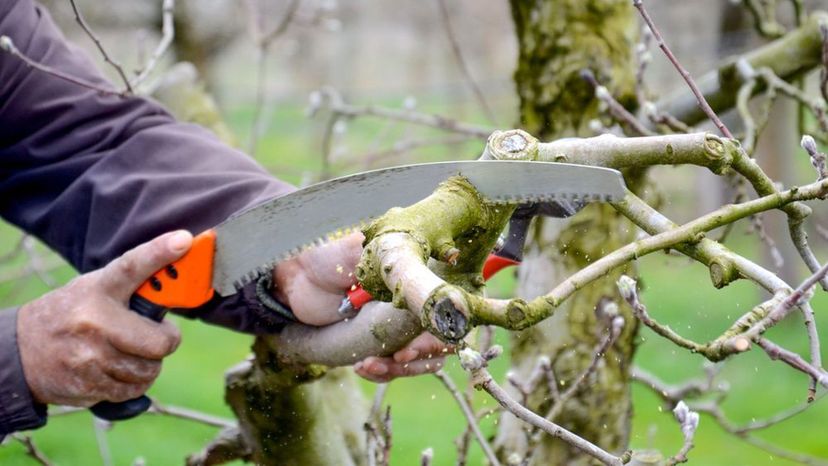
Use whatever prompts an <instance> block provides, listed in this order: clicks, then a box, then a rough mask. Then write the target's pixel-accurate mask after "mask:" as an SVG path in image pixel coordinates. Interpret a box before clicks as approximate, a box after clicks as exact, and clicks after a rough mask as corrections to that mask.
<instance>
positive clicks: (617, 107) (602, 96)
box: [581, 69, 656, 136]
mask: <svg viewBox="0 0 828 466" xmlns="http://www.w3.org/2000/svg"><path fill="white" fill-rule="evenodd" d="M581 78H583V79H584V81H586V82H588V83H589V84H590V85H591V86H592V88H593V89H594V90H595V97H596V98H597V99H598V100H600V101H601V102H603V103H604V104H606V106H607V109H608V110H609V112H610V114H611V115H612V116H613V117H614V118H615V119H616V120H617V121H618V122H619V123H622V124H626V125H627V126H628V127H629V128H630V129H632V130H633V131H635V135H637V136H654V135H655V134H656V133H654V132H653V131H650V130H649V129H647V127H646V126H644V124H643V123H641V122H640V121H638V119H637V118H636V117H635V115H633V114H632V113H630V112H629V110H627V109H626V108H624V106H623V105H621V102H619V101H618V100H616V99H615V97H613V96H612V94H611V93H610V92H609V90H608V89H607V88H606V87H604V86H602V85H601V83H599V82H598V79H597V78H595V74H593V73H592V71H591V70H589V69H584V70H581Z"/></svg>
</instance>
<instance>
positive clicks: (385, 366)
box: [274, 233, 453, 382]
mask: <svg viewBox="0 0 828 466" xmlns="http://www.w3.org/2000/svg"><path fill="white" fill-rule="evenodd" d="M364 239H365V238H364V236H362V233H354V234H351V235H348V236H346V237H344V238H342V239H341V240H338V241H332V242H330V243H326V244H324V245H322V246H319V247H316V248H313V249H311V250H308V251H306V252H304V253H302V254H300V255H298V256H296V257H294V258H292V259H290V260H287V261H284V262H281V263H279V265H278V266H277V267H276V270H275V272H274V283H276V298H277V299H279V301H281V302H282V303H284V304H286V305H287V306H288V307H290V308H291V309H292V310H293V314H294V315H295V316H296V318H297V319H298V320H299V321H300V322H302V323H305V324H308V325H328V324H331V323H334V322H336V321H339V320H341V319H342V316H341V315H339V313H338V312H337V309H338V308H339V304H340V303H341V302H342V298H343V297H344V296H345V292H346V291H347V290H349V289H350V288H351V286H353V285H354V284H356V278H355V277H354V275H353V270H354V268H355V267H356V265H357V263H358V262H359V258H360V255H361V254H362V241H363V240H364ZM449 351H453V350H452V349H451V348H449V347H447V346H446V345H445V344H443V343H442V342H441V341H440V340H438V339H437V337H435V336H433V335H431V334H429V333H424V334H422V335H420V336H419V337H417V338H415V339H414V340H412V341H411V343H409V344H408V345H407V346H406V347H405V348H403V349H401V350H399V351H397V352H396V353H394V355H393V357H386V358H381V357H370V358H366V359H365V360H364V361H361V362H358V363H357V364H356V365H354V370H355V371H356V373H357V374H359V375H360V376H362V377H364V378H366V379H368V380H372V381H374V382H387V381H389V380H391V379H394V378H396V377H403V376H410V375H419V374H427V373H431V372H436V371H438V370H439V369H440V368H441V367H443V360H444V357H445V355H446V353H448V352H449Z"/></svg>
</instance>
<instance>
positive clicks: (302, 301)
mask: <svg viewBox="0 0 828 466" xmlns="http://www.w3.org/2000/svg"><path fill="white" fill-rule="evenodd" d="M283 292H284V296H285V297H286V299H287V302H288V303H289V304H290V307H291V310H292V311H293V314H294V315H295V316H296V318H297V319H298V320H299V321H300V322H302V323H304V324H308V325H327V324H330V323H333V322H336V321H338V320H340V319H341V318H342V317H341V316H340V315H339V312H337V309H339V304H340V303H341V302H342V297H343V295H342V294H341V293H331V292H328V291H322V290H320V289H319V288H318V287H317V286H316V285H314V284H313V283H311V281H310V279H309V278H308V277H307V276H306V275H303V274H297V275H296V276H294V278H293V280H291V281H290V282H289V283H288V284H287V285H286V289H284V290H283Z"/></svg>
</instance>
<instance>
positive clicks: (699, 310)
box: [0, 105, 828, 466]
mask: <svg viewBox="0 0 828 466" xmlns="http://www.w3.org/2000/svg"><path fill="white" fill-rule="evenodd" d="M428 110H433V111H439V110H440V107H439V106H436V105H435V106H434V107H429V108H428ZM301 111H302V109H301V108H299V107H298V106H291V105H285V106H282V107H279V108H278V109H277V110H276V113H275V114H274V115H273V121H272V125H271V126H272V129H271V130H270V131H269V133H268V134H267V135H266V136H265V137H264V138H262V140H261V142H260V151H259V154H262V155H261V159H262V162H263V163H264V164H265V165H267V166H270V167H281V169H282V170H279V171H278V173H285V174H286V175H285V176H284V178H286V179H288V180H289V181H292V182H294V183H298V182H299V181H300V180H301V179H302V174H303V173H306V172H308V173H309V172H314V171H316V170H318V169H319V167H320V166H321V163H320V158H319V156H318V153H319V147H318V145H319V142H318V135H319V134H320V133H319V131H317V128H314V126H315V125H316V124H315V123H311V122H308V121H305V120H303V119H302V118H303V117H302V114H301ZM230 116H231V118H230V120H231V123H232V126H233V127H234V129H236V130H237V131H238V132H239V133H240V134H244V133H243V132H242V130H244V128H246V124H247V123H248V122H249V120H250V109H249V108H242V109H238V110H236V111H234V112H232V113H231V115H230ZM382 127H383V124H381V123H380V124H378V123H375V122H374V123H372V122H367V123H363V122H354V123H353V124H351V125H349V133H348V138H347V140H348V141H349V144H352V145H353V147H351V153H353V154H358V153H360V151H364V150H366V149H371V148H372V147H373V146H375V145H376V144H374V143H373V142H372V141H373V139H372V137H373V136H374V135H375V134H376V133H377V130H378V128H380V129H381V128H382ZM384 131H385V136H384V137H383V138H381V142H380V144H379V147H387V145H388V141H394V140H396V139H398V138H400V137H401V135H402V132H403V131H404V129H403V128H402V127H399V126H398V125H395V126H391V127H387V128H385V129H384ZM422 133H423V134H431V135H434V134H435V133H428V132H422ZM353 141H356V142H353ZM475 151H479V144H465V145H462V146H455V147H453V148H451V149H448V150H446V149H427V150H425V151H421V152H418V153H417V157H418V158H423V159H428V160H436V159H452V158H456V159H461V158H465V159H467V158H471V157H473V155H474V153H475ZM309 152H310V155H308V154H309ZM396 162H397V161H395V163H396ZM806 163H807V161H806ZM336 167H337V168H338V169H339V170H346V171H347V170H348V168H345V167H346V164H345V163H344V159H343V160H340V161H339V162H337V164H336ZM808 176H810V175H808ZM15 238H16V233H15V232H14V231H13V229H12V228H11V227H8V226H4V227H1V228H0V255H2V254H3V252H5V251H7V250H8V249H10V248H11V247H12V245H13V244H12V243H13V242H14V239H15ZM734 239H735V240H736V241H738V244H737V245H736V246H737V249H738V250H739V251H740V252H743V253H745V254H748V255H750V256H755V255H756V254H755V253H756V250H757V245H755V244H753V243H751V242H750V241H748V240H745V239H744V238H743V237H741V236H739V235H734ZM22 261H23V258H18V259H17V260H16V261H13V262H12V263H11V264H7V265H4V266H2V267H0V274H3V273H8V272H10V271H12V270H15V269H19V268H20V267H21V265H22ZM640 270H641V276H642V283H643V284H644V286H645V289H644V291H643V292H642V297H643V299H644V301H645V302H646V304H647V305H648V307H649V309H650V312H651V314H652V315H653V316H654V317H655V318H657V319H659V320H661V321H663V322H665V323H669V324H670V325H671V326H672V327H673V328H674V329H676V330H678V331H680V332H681V333H683V334H685V335H686V336H688V337H692V338H695V339H700V340H705V339H709V338H712V337H714V336H715V335H716V333H717V332H718V331H719V330H720V329H722V328H724V327H725V326H727V325H728V324H729V323H730V322H732V320H733V319H735V318H736V316H738V315H740V314H741V313H743V312H745V310H747V309H749V308H750V307H751V306H753V305H755V304H756V303H757V302H759V301H761V300H762V299H763V296H762V295H761V294H760V293H759V292H758V291H757V290H756V289H755V287H753V286H751V285H749V284H747V283H735V284H733V285H731V286H729V287H728V288H726V289H724V290H714V289H713V288H712V287H711V286H710V284H709V280H708V278H707V272H706V270H704V268H703V267H700V266H698V265H696V264H690V263H689V262H688V261H687V260H685V259H681V258H672V257H668V256H666V255H663V254H654V255H651V256H648V257H645V258H643V259H642V260H641V261H640ZM53 275H54V276H55V278H56V279H58V280H59V281H65V280H67V279H68V278H69V277H71V275H72V273H71V271H70V270H69V269H68V268H67V267H64V268H62V269H59V270H58V271H57V272H56V273H54V274H53ZM512 284H513V279H512V278H511V277H510V274H509V273H502V274H501V275H500V276H499V277H497V278H496V279H495V280H494V282H493V283H492V284H491V289H492V292H493V293H494V294H496V295H505V294H508V293H509V292H510V290H511V288H512ZM45 290H46V287H45V286H44V285H43V284H42V283H40V282H38V281H37V280H35V279H30V280H21V281H16V282H11V283H6V284H2V285H0V307H8V306H13V305H16V304H20V303H24V302H26V301H28V300H31V299H33V298H35V297H37V296H38V295H40V294H42V293H43V292H45ZM814 304H815V308H816V310H817V316H818V322H821V325H820V330H821V331H822V333H823V334H828V319H825V318H824V315H823V314H824V313H823V312H822V310H824V309H825V308H826V306H828V298H826V295H825V293H822V292H820V293H818V296H817V297H816V299H815V302H814ZM176 321H177V323H178V324H179V325H180V327H181V329H182V332H183V335H184V342H183V344H182V346H181V348H180V349H179V350H178V351H177V352H176V353H175V354H174V355H173V356H171V357H170V358H168V359H167V360H165V363H164V364H165V368H164V371H163V373H162V375H161V377H160V378H159V380H158V381H157V383H156V384H155V386H154V387H153V388H152V390H151V392H150V394H151V395H152V396H155V397H157V398H158V399H159V400H162V401H163V402H165V403H169V404H175V405H179V406H184V407H189V408H193V409H198V410H201V411H204V412H207V413H210V414H214V415H218V416H225V417H231V413H230V411H229V409H228V408H227V407H226V406H225V405H224V403H223V374H224V372H225V370H226V369H227V368H229V367H230V366H232V365H233V364H235V363H237V362H238V361H240V360H242V359H243V358H244V357H245V356H246V355H247V354H248V350H249V344H250V342H251V338H250V337H248V336H244V335H238V334H234V333H232V332H229V331H225V330H222V329H218V328H214V327H211V326H209V325H205V324H202V323H200V322H193V321H189V320H186V319H181V318H176ZM771 336H772V337H773V338H774V340H776V341H778V342H779V343H781V344H783V345H785V346H787V347H789V348H791V349H795V350H797V351H800V352H804V351H806V347H805V338H804V332H803V330H802V325H801V322H800V321H798V320H797V318H792V319H790V321H789V322H785V323H783V324H782V325H780V326H779V327H778V328H776V329H774V330H773V331H772V332H771ZM639 338H640V342H641V344H640V347H639V349H638V353H637V356H636V364H638V365H640V366H642V367H645V368H647V369H649V370H650V371H652V372H654V373H656V374H658V375H659V376H660V377H662V378H663V379H665V380H667V381H669V382H678V381H681V380H684V379H687V378H690V377H696V376H698V375H699V374H700V373H701V367H702V363H703V361H702V359H701V358H700V357H698V356H694V355H690V354H688V353H686V352H684V351H680V350H678V349H676V348H675V347H673V346H672V345H670V344H668V343H666V342H664V341H663V340H661V339H659V338H658V337H656V336H655V335H654V334H653V333H652V332H650V331H649V330H646V329H644V330H642V331H641V332H640V336H639ZM498 339H499V340H500V341H501V342H503V343H506V340H507V336H506V334H505V332H499V333H498ZM507 356H508V354H507V355H506V356H504V357H503V358H501V359H500V360H498V361H497V362H496V363H495V364H494V367H493V372H494V373H495V374H496V375H497V376H498V378H499V380H502V379H503V374H504V372H505V370H506V365H507ZM448 370H449V372H450V373H451V374H452V375H453V376H454V377H455V379H456V380H457V381H458V382H459V383H461V382H462V374H461V371H460V370H459V368H458V367H457V364H456V361H455V360H452V361H450V363H449V364H448ZM721 378H722V380H726V381H727V382H728V383H729V385H730V387H731V394H730V396H729V397H728V400H727V402H726V403H725V408H726V410H727V412H728V415H729V416H730V417H731V418H732V419H733V420H734V422H737V423H742V422H748V421H750V420H751V419H753V418H754V417H755V418H761V417H764V416H767V415H770V414H772V413H774V412H776V411H778V410H780V409H784V408H785V407H788V406H792V405H795V404H797V403H799V402H800V401H801V400H803V398H804V397H805V394H806V386H807V382H806V380H805V377H803V376H801V375H800V374H798V373H796V372H794V371H792V370H789V369H788V368H787V367H785V366H783V365H781V364H779V363H770V362H769V361H768V359H767V357H766V356H764V354H762V353H760V352H757V351H751V352H750V353H748V354H745V355H742V356H740V357H739V358H737V359H736V360H735V361H733V362H732V363H729V364H728V365H727V366H726V368H725V369H724V372H723V374H722V377H721ZM363 387H364V389H365V392H366V394H368V395H369V396H370V393H371V392H372V391H373V389H374V386H373V385H372V384H370V383H368V382H365V383H364V384H363ZM633 395H634V400H635V413H634V417H633V431H632V441H631V443H632V447H633V448H647V447H651V446H654V447H658V448H659V449H661V450H662V451H665V452H668V453H669V452H672V451H675V450H677V449H678V448H679V446H680V443H681V436H680V433H679V430H678V427H677V426H676V423H675V422H674V421H673V420H672V416H671V415H670V414H669V413H665V412H663V411H662V408H661V404H660V403H659V401H658V400H657V399H656V398H655V397H654V396H653V395H652V394H651V393H650V392H649V391H648V390H646V389H643V388H641V387H639V386H634V387H633ZM387 400H388V402H390V404H391V406H392V415H393V419H394V449H393V452H392V458H393V461H392V464H394V465H395V466H397V465H400V466H407V465H416V464H419V454H420V452H421V451H422V450H423V449H425V448H427V447H433V448H434V452H435V464H437V465H450V464H453V462H454V456H455V449H454V446H453V443H452V441H453V439H454V438H455V437H456V436H457V435H459V434H460V433H461V432H462V430H463V428H464V422H463V419H462V416H461V415H460V413H459V411H458V410H457V409H456V407H455V404H454V401H453V400H452V398H451V397H450V396H449V394H448V393H447V392H446V391H445V390H444V389H443V388H442V385H440V383H439V382H438V381H437V380H436V379H435V378H433V377H427V376H426V377H418V378H413V379H405V380H399V381H395V382H394V383H392V384H391V386H390V389H389V392H388V397H387ZM476 401H477V406H478V407H482V406H485V405H486V404H488V405H492V404H493V401H491V400H490V399H487V398H486V397H483V396H480V395H478V396H477V398H476ZM826 416H828V403H826V402H820V403H818V404H817V405H816V406H814V407H813V408H812V409H811V410H809V411H808V412H806V413H804V414H802V415H800V416H798V417H797V418H795V419H793V420H790V421H788V422H785V423H783V424H781V425H778V426H776V427H774V428H772V429H769V430H767V431H763V432H760V433H759V436H760V437H762V438H764V439H766V440H769V441H772V442H774V443H775V444H777V445H779V446H782V447H786V448H790V449H793V450H799V451H802V452H807V453H810V454H812V455H816V456H819V457H822V458H828V443H826V442H825V427H824V425H825V424H824V419H825V418H826ZM494 421H495V420H494V419H491V420H489V421H488V422H486V423H485V429H486V431H487V432H490V433H491V432H493V429H494ZM215 433H216V429H214V428H209V427H204V426H200V425H195V424H193V423H191V422H187V421H183V420H177V419H171V418H165V417H158V416H143V417H141V418H138V419H135V420H132V421H129V422H125V423H120V424H118V425H116V426H115V428H114V429H112V430H111V431H110V432H108V433H107V438H108V441H109V445H110V447H111V450H112V455H113V460H114V464H116V465H126V464H131V462H132V461H133V460H134V459H135V458H136V457H143V458H144V459H145V460H146V463H147V464H149V465H174V464H182V458H183V457H185V456H186V455H187V454H189V453H191V452H194V451H197V450H199V449H200V448H201V447H202V446H203V445H204V444H205V443H206V442H208V441H209V440H210V439H211V438H212V436H213V435H214V434H215ZM33 436H34V438H35V440H36V442H37V444H38V445H39V446H40V447H41V448H42V450H43V451H44V452H45V453H46V454H47V455H48V456H49V457H50V458H51V459H53V461H54V462H55V463H56V464H60V465H95V464H100V460H99V457H98V453H97V446H96V441H95V435H94V431H93V429H92V419H91V417H90V416H89V415H88V414H87V413H77V414H72V415H67V416H63V417H56V418H53V419H51V420H50V421H49V425H48V426H47V427H46V428H44V429H41V430H38V431H36V432H34V433H33ZM472 458H473V459H472V461H471V463H470V464H481V461H482V460H481V454H480V451H479V449H478V448H477V447H476V446H475V447H474V449H473V451H472ZM691 459H692V461H691V464H703V465H710V466H732V465H735V464H739V465H764V464H773V465H783V466H787V465H791V464H795V463H792V462H789V461H786V460H782V459H780V458H774V457H771V456H770V455H768V454H767V453H765V452H762V451H761V450H758V449H756V448H754V447H751V446H749V445H746V444H745V443H743V442H741V441H738V440H735V439H734V438H733V437H731V436H727V435H724V434H723V433H722V432H721V431H720V430H719V429H718V428H717V427H715V426H714V423H713V422H712V421H711V420H710V419H709V418H707V417H704V416H703V417H702V420H701V425H700V428H699V432H698V434H697V437H696V448H695V449H694V450H693V451H692V453H691ZM0 464H3V465H10V466H17V465H21V466H22V465H32V464H35V463H34V462H33V461H32V460H31V459H29V458H28V457H26V456H25V454H24V452H23V448H22V447H21V446H20V445H18V444H17V443H15V442H9V443H8V444H7V445H6V446H4V447H2V448H0Z"/></svg>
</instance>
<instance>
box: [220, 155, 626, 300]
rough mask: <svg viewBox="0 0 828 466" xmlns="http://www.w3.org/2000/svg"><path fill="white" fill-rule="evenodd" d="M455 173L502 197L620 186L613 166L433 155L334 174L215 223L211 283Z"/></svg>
mask: <svg viewBox="0 0 828 466" xmlns="http://www.w3.org/2000/svg"><path fill="white" fill-rule="evenodd" d="M454 175H462V176H464V177H466V178H468V180H469V181H470V182H471V183H472V184H473V185H474V186H475V187H476V188H477V190H478V191H479V192H480V193H481V194H482V195H483V196H484V197H485V198H487V199H489V200H491V201H492V202H502V203H523V202H533V201H554V200H577V201H591V200H620V199H622V198H623V197H624V192H625V186H624V180H623V178H622V177H621V174H620V173H619V172H617V171H616V170H611V169H608V168H597V167H587V166H583V165H571V164H563V163H553V162H523V161H502V160H475V161H461V162H438V163H427V164H416V165H405V166H400V167H392V168H386V169H381V170H373V171H369V172H364V173H358V174H356V175H350V176H345V177H342V178H336V179H333V180H330V181H325V182H322V183H318V184H315V185H313V186H309V187H307V188H305V189H302V190H299V191H295V192H293V193H290V194H287V195H285V196H282V197H278V198H275V199H272V200H269V201H266V202H264V203H262V204H259V205H258V206H255V207H253V208H251V209H250V210H247V211H245V212H242V213H241V214H238V215H236V216H234V217H231V218H230V219H228V220H227V221H225V222H224V223H222V224H221V225H219V226H218V227H216V228H215V230H216V236H217V237H216V255H215V263H214V268H213V287H214V288H215V289H216V291H218V293H219V294H220V295H222V296H228V295H231V294H233V293H235V289H236V288H239V287H241V286H243V285H244V284H245V283H247V282H249V281H251V280H253V279H254V278H255V277H256V276H257V275H258V274H259V273H261V272H263V271H266V270H268V269H269V268H270V267H271V266H272V265H273V264H274V263H276V262H278V261H280V260H283V259H285V258H287V257H290V256H291V255H293V254H296V253H298V252H299V251H301V250H302V249H303V248H305V247H309V246H312V245H313V244H318V243H320V242H323V241H325V240H326V239H327V238H331V237H334V236H336V235H337V233H339V234H341V233H342V229H344V228H349V227H353V226H356V225H359V224H360V222H364V221H367V220H370V219H372V218H375V217H378V216H380V215H382V214H383V213H385V212H386V211H387V210H388V209H390V208H392V207H405V206H408V205H411V204H413V203H415V202H417V201H419V200H421V199H423V198H425V197H427V196H428V195H430V194H431V193H432V192H433V191H434V189H435V188H436V187H437V185H438V184H440V183H441V182H442V181H445V180H446V179H448V178H450V177H452V176H454Z"/></svg>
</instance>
